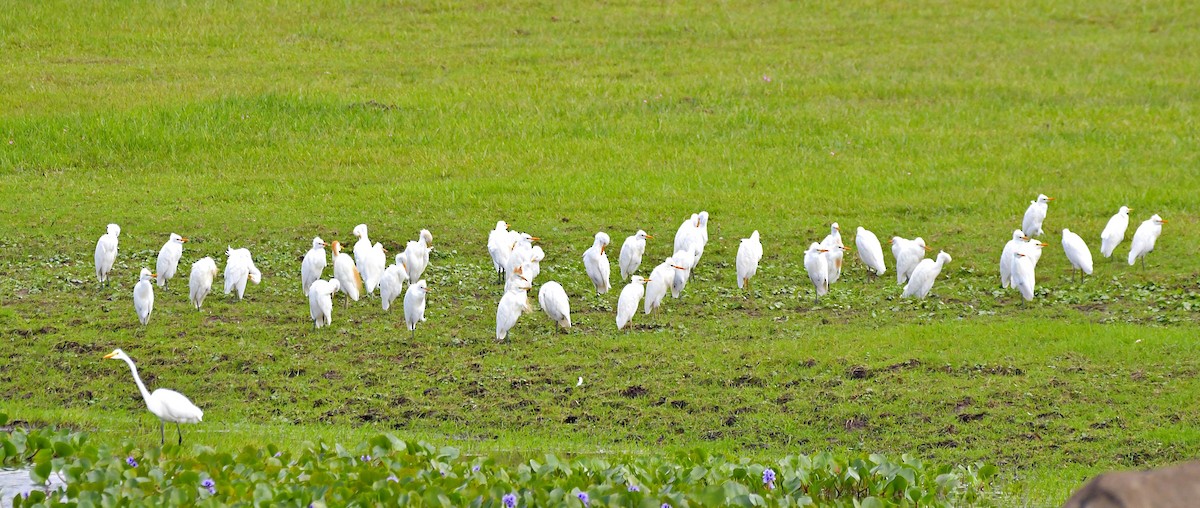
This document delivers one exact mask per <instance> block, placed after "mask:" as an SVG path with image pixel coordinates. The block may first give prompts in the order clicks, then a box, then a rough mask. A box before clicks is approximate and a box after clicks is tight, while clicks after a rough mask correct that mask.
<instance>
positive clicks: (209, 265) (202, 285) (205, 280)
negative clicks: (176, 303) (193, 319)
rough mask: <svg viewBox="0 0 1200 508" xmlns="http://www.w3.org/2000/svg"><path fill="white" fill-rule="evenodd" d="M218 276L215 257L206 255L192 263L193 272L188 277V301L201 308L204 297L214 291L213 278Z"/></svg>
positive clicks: (197, 308) (198, 308)
mask: <svg viewBox="0 0 1200 508" xmlns="http://www.w3.org/2000/svg"><path fill="white" fill-rule="evenodd" d="M216 277H217V262H216V261H213V258H210V257H204V258H202V259H201V260H200V261H197V262H195V263H192V274H191V276H190V277H189V278H188V301H190V302H192V305H195V306H196V310H200V306H201V305H203V304H204V298H205V297H206V296H208V293H210V292H211V291H212V284H213V279H215V278H216Z"/></svg>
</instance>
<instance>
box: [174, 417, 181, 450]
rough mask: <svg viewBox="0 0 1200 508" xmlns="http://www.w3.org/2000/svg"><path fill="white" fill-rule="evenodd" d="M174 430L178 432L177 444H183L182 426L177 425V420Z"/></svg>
mask: <svg viewBox="0 0 1200 508" xmlns="http://www.w3.org/2000/svg"><path fill="white" fill-rule="evenodd" d="M175 431H176V432H178V433H179V446H183V427H180V426H179V422H175Z"/></svg>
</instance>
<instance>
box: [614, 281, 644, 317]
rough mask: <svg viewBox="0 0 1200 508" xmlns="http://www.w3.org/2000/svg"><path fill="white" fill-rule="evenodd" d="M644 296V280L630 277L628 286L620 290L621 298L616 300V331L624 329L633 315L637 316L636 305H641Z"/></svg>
mask: <svg viewBox="0 0 1200 508" xmlns="http://www.w3.org/2000/svg"><path fill="white" fill-rule="evenodd" d="M645 295H646V279H643V278H642V276H641V275H634V276H632V277H630V278H629V284H627V285H626V286H625V289H622V290H621V297H620V298H618V299H617V329H618V330H620V329H623V328H625V325H626V324H627V323H629V320H631V319H633V315H634V314H637V308H638V304H640V303H642V297H643V296H645Z"/></svg>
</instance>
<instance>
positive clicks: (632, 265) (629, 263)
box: [617, 229, 654, 280]
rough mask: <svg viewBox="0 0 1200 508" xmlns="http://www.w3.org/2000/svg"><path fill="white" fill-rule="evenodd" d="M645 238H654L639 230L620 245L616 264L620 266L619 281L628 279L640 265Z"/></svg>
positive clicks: (644, 248) (644, 251)
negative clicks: (619, 254)
mask: <svg viewBox="0 0 1200 508" xmlns="http://www.w3.org/2000/svg"><path fill="white" fill-rule="evenodd" d="M647 238H654V236H653V235H648V234H646V232H645V231H642V230H640V229H639V230H638V232H637V233H634V234H633V235H632V236H630V237H628V238H626V239H625V243H623V244H621V257H620V259H619V260H618V263H617V264H619V265H620V266H621V280H625V279H628V278H629V276H630V275H633V274H634V272H636V271H637V269H638V267H639V266H641V265H642V255H643V254H645V253H646V239H647Z"/></svg>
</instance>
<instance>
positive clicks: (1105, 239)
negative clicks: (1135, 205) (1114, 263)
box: [1100, 206, 1133, 258]
mask: <svg viewBox="0 0 1200 508" xmlns="http://www.w3.org/2000/svg"><path fill="white" fill-rule="evenodd" d="M1132 211H1133V209H1132V208H1129V207H1128V206H1122V207H1121V208H1120V209H1119V210H1117V214H1116V215H1113V216H1112V218H1111V219H1108V224H1106V225H1105V226H1104V232H1102V233H1100V254H1101V255H1103V256H1104V257H1106V258H1107V257H1112V253H1113V249H1116V248H1117V246H1118V245H1120V244H1121V242H1122V241H1124V240H1125V230H1127V229H1129V212H1132Z"/></svg>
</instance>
